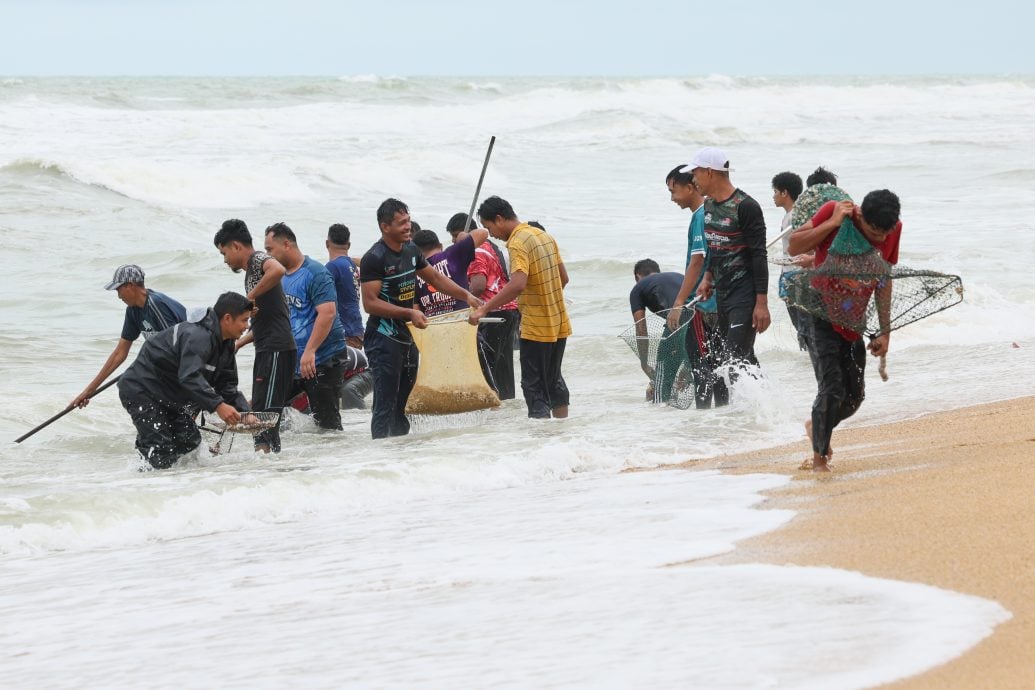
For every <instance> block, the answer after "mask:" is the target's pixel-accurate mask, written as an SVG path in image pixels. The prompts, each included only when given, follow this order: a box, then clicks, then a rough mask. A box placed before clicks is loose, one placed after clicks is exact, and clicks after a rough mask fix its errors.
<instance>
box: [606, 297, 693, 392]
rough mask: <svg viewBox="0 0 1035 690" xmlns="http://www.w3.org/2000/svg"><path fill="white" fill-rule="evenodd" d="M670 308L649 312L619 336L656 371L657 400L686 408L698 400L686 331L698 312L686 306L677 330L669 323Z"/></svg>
mask: <svg viewBox="0 0 1035 690" xmlns="http://www.w3.org/2000/svg"><path fill="white" fill-rule="evenodd" d="M669 311H671V310H669V309H666V310H664V311H661V312H658V313H657V314H651V313H648V314H647V315H646V316H645V317H644V318H643V319H641V320H640V321H639V322H637V323H636V324H635V325H633V326H631V327H630V328H628V329H626V330H625V331H623V332H622V333H621V334H619V336H618V337H620V338H621V339H622V340H624V341H625V343H626V344H627V345H628V346H629V347H630V348H631V349H632V351H633V353H634V354H635V355H636V356H637V357H639V359H640V364H641V366H645V367H647V368H649V369H651V370H653V372H654V376H653V377H652V378H651V387H652V388H653V391H654V397H653V401H654V402H655V403H668V404H669V405H672V406H673V407H677V408H679V409H681V410H685V409H687V408H689V407H690V406H691V405H693V402H694V386H693V374H692V373H691V369H690V356H689V354H688V353H687V351H686V331H687V327H688V326H689V324H690V320H691V319H692V318H693V316H694V313H695V311H694V309H693V308H692V307H690V308H686V309H682V310H681V311H682V314H681V316H680V325H679V328H677V329H676V330H675V331H672V330H670V329H669V327H668V324H667V322H666V319H667V318H668V313H669Z"/></svg>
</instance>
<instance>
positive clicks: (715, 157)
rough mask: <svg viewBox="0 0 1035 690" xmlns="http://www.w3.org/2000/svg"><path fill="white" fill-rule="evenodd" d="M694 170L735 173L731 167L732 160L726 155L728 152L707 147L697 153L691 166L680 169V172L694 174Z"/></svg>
mask: <svg viewBox="0 0 1035 690" xmlns="http://www.w3.org/2000/svg"><path fill="white" fill-rule="evenodd" d="M694 168H707V169H709V170H722V171H724V172H732V171H733V168H731V167H730V159H729V157H728V156H727V155H726V152H725V151H723V150H722V149H720V148H716V147H715V146H705V147H704V148H703V149H701V150H700V151H698V152H697V153H695V154H694V157H693V160H691V161H690V165H688V166H686V167H684V168H680V169H679V172H681V173H688V172H692V171H693V170H694Z"/></svg>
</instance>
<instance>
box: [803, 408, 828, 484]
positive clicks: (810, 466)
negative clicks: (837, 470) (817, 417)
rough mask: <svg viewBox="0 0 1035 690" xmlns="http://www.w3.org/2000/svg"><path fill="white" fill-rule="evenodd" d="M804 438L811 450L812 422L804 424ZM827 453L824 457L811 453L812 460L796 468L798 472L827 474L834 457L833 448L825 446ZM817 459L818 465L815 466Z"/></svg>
mask: <svg viewBox="0 0 1035 690" xmlns="http://www.w3.org/2000/svg"><path fill="white" fill-rule="evenodd" d="M805 437H806V438H807V439H809V448H812V420H811V419H810V420H808V421H806V422H805ZM827 450H828V451H829V452H828V453H827V454H826V455H820V454H819V453H817V452H815V451H812V459H810V460H805V462H803V463H801V465H800V466H799V467H798V469H799V470H812V471H813V472H829V471H830V460H831V459H833V457H834V447H833V446H827ZM817 458H819V464H818V465H817ZM820 465H821V466H822V469H816V468H817V467H818V466H820Z"/></svg>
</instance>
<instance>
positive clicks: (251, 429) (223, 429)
mask: <svg viewBox="0 0 1035 690" xmlns="http://www.w3.org/2000/svg"><path fill="white" fill-rule="evenodd" d="M279 419H280V413H279V412H242V413H241V421H240V422H238V423H237V424H227V423H226V422H224V421H223V420H222V419H220V418H219V417H214V418H207V417H205V415H204V413H202V414H201V415H200V417H199V420H198V428H199V429H200V430H202V431H207V432H209V433H212V434H218V437H217V438H216V441H215V443H213V444H211V445H210V446H209V447H208V450H209V452H210V453H212V455H219V454H220V453H223V452H227V453H229V452H230V449H231V448H232V447H233V445H234V435H235V434H253V435H254V434H257V433H259V432H260V431H266V430H267V429H272V428H273V427H275V426H277V420H279ZM227 432H230V439H229V441H228V442H227V445H226V450H225V451H224V450H223V438H224V437H225V436H226V433H227Z"/></svg>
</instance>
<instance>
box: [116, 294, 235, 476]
mask: <svg viewBox="0 0 1035 690" xmlns="http://www.w3.org/2000/svg"><path fill="white" fill-rule="evenodd" d="M253 308H254V305H253V304H252V302H251V301H249V300H248V298H247V297H245V296H244V295H240V294H238V293H236V292H225V293H223V294H222V295H220V296H219V299H218V300H216V305H215V307H213V308H212V309H209V310H208V312H207V313H206V314H205V316H204V318H203V319H201V321H199V322H198V323H190V322H184V323H178V324H176V325H175V326H173V327H171V328H167V329H165V330H164V331H161V332H160V333H158V334H156V335H155V336H154V337H152V338H151V339H150V340H148V341H147V342H146V343H144V346H143V347H142V348H141V349H140V354H139V355H137V358H136V360H135V361H134V362H133V364H131V365H130V367H129V368H128V369H127V370H126V373H124V374H123V375H122V378H121V379H120V380H119V399H120V400H121V401H122V406H123V407H125V408H126V411H127V412H129V416H130V417H131V418H132V419H133V425H134V426H135V427H136V429H137V442H136V447H137V451H138V452H139V453H140V455H141V457H143V458H144V459H145V460H147V461H148V462H149V463H150V464H151V466H152V467H154V468H155V469H164V468H167V467H170V466H172V465H173V464H174V463H175V462H176V461H177V460H178V459H179V457H180V456H181V455H184V454H185V453H189V452H190V451H192V450H194V449H195V448H197V447H198V445H199V444H200V443H201V433H200V432H199V431H198V428H197V426H196V425H195V424H194V415H195V414H197V412H198V410H205V411H206V412H215V413H216V414H217V415H219V417H220V419H222V420H223V421H224V422H226V423H227V424H236V423H238V422H240V421H241V414H240V412H241V411H247V410H248V409H249V408H248V401H247V400H246V399H245V397H244V396H243V395H242V394H241V392H240V391H239V390H237V360H236V358H235V355H234V349H235V348H234V342H235V341H236V340H237V339H238V338H240V337H241V334H243V333H244V331H245V330H246V329H247V328H248V319H249V318H250V317H251V314H252V309H253Z"/></svg>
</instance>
